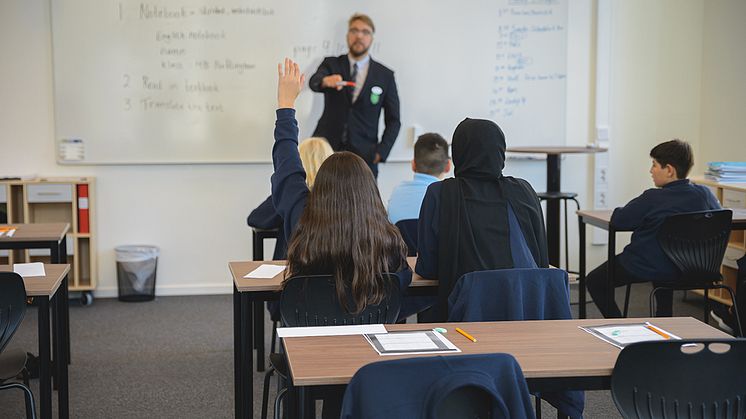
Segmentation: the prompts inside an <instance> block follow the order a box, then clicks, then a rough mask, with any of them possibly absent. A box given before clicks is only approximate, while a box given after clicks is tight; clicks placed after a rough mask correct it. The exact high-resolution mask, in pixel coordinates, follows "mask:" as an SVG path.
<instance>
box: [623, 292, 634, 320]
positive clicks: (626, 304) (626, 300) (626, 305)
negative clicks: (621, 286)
mask: <svg viewBox="0 0 746 419" xmlns="http://www.w3.org/2000/svg"><path fill="white" fill-rule="evenodd" d="M631 289H632V284H627V292H626V293H625V294H624V314H623V315H622V317H625V318H626V317H627V313H628V312H629V292H630V290H631Z"/></svg>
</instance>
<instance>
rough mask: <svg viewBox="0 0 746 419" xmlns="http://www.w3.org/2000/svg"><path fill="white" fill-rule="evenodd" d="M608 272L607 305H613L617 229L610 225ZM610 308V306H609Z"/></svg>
mask: <svg viewBox="0 0 746 419" xmlns="http://www.w3.org/2000/svg"><path fill="white" fill-rule="evenodd" d="M606 257H607V259H606V260H607V264H606V266H607V267H608V272H607V276H606V281H607V282H606V283H607V285H608V292H607V294H606V307H611V304H612V303H614V294H615V291H616V288H615V287H614V269H616V267H615V265H616V230H614V228H613V227H611V225H609V251H608V254H607V255H606ZM607 310H608V308H607Z"/></svg>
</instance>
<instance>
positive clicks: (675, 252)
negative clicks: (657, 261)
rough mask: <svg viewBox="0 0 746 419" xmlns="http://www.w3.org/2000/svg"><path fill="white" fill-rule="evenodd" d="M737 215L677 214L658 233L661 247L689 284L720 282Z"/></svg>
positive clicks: (730, 213) (729, 213) (717, 213)
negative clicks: (695, 282) (731, 228)
mask: <svg viewBox="0 0 746 419" xmlns="http://www.w3.org/2000/svg"><path fill="white" fill-rule="evenodd" d="M732 218H733V211H731V210H728V209H724V210H714V211H698V212H689V213H683V214H675V215H671V216H669V217H667V218H666V220H665V221H664V222H663V224H661V227H660V229H659V230H658V243H659V244H660V246H661V248H662V249H663V252H664V253H665V254H666V256H668V258H669V259H671V261H672V262H673V263H674V265H676V267H677V268H678V269H679V270H680V271H681V273H682V279H683V280H685V281H716V280H719V278H720V265H721V264H722V262H723V256H724V255H725V249H726V248H727V247H728V238H729V236H730V226H731V220H732Z"/></svg>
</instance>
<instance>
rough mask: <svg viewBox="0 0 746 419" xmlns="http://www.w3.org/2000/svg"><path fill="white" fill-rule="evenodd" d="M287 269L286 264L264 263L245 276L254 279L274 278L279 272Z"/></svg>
mask: <svg viewBox="0 0 746 419" xmlns="http://www.w3.org/2000/svg"><path fill="white" fill-rule="evenodd" d="M284 270H285V266H284V265H269V264H262V265H260V266H259V267H258V268H256V269H254V270H253V271H251V272H249V273H247V274H246V275H244V276H243V277H244V278H252V279H272V278H274V277H275V276H277V274H279V273H280V272H282V271H284Z"/></svg>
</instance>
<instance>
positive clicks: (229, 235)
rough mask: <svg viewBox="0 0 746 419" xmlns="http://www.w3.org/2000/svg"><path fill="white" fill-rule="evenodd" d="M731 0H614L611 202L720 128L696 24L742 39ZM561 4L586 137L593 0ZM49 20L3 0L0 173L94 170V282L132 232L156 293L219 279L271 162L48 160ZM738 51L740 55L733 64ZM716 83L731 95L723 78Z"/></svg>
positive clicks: (572, 135) (110, 280)
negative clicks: (723, 24)
mask: <svg viewBox="0 0 746 419" xmlns="http://www.w3.org/2000/svg"><path fill="white" fill-rule="evenodd" d="M708 3H709V2H708ZM730 3H732V5H730V4H728V2H720V3H719V5H718V6H717V7H715V8H713V10H712V11H713V13H714V14H713V15H710V14H709V13H710V9H709V5H708V9H707V14H706V13H705V11H704V10H703V1H702V0H696V1H687V2H680V1H673V0H667V1H658V2H655V3H652V2H648V1H642V0H629V1H624V2H621V1H619V2H614V13H615V15H614V19H613V25H614V28H613V36H612V38H613V49H612V60H613V63H615V65H616V68H615V72H614V77H613V78H612V86H611V87H612V101H611V109H612V111H611V116H610V120H611V124H612V136H613V150H612V154H611V159H610V160H611V170H612V182H611V184H610V187H611V189H612V193H613V196H612V199H613V203H615V204H621V203H623V202H625V201H626V200H628V199H629V198H631V197H633V196H635V195H637V194H639V193H640V191H641V190H642V189H643V188H646V187H649V186H650V181H649V177H648V175H647V167H648V165H649V159H648V157H647V153H648V151H649V149H650V148H651V147H652V146H653V145H654V144H656V143H657V142H660V141H662V140H664V139H668V138H671V137H674V136H676V137H681V138H685V139H687V140H689V141H691V142H692V143H693V144H694V145H695V148H696V147H698V146H699V145H700V131H701V132H702V136H703V137H704V136H708V138H709V137H721V136H722V135H724V134H721V133H720V132H719V131H718V132H717V133H716V132H714V131H713V130H714V128H711V127H713V126H715V127H719V126H721V123H720V120H718V119H717V116H718V115H717V114H712V115H711V114H708V113H706V112H704V111H702V112H701V113H700V106H701V104H704V103H705V102H707V103H708V106H713V107H714V106H718V105H720V104H722V103H723V102H722V101H727V100H730V102H725V103H726V104H729V103H732V104H734V105H735V104H739V102H738V100H740V101H741V103H740V104H741V105H742V98H743V97H744V96H743V94H741V95H740V96H738V97H733V96H730V97H732V99H724V98H723V97H722V96H723V95H706V94H705V95H704V99H703V98H702V96H703V94H702V92H701V89H700V86H702V89H705V88H707V86H708V85H707V84H706V83H701V82H700V81H701V78H702V73H703V65H702V39H703V34H702V27H703V19H704V18H703V16H704V15H707V16H708V19H709V20H708V21H711V22H712V23H711V24H708V25H706V27H707V28H710V27H712V28H713V29H712V30H711V31H710V32H712V33H710V32H707V33H706V34H705V35H706V36H705V37H704V38H705V42H720V39H721V38H722V39H723V41H722V42H726V43H727V44H728V45H729V46H730V47H729V48H726V50H735V49H738V48H741V50H742V47H741V46H740V44H739V41H741V40H743V39H744V37H743V30H742V29H741V32H737V31H738V30H737V29H734V28H735V27H736V26H737V25H734V28H731V29H729V31H730V32H728V33H726V34H725V35H723V36H719V35H718V34H717V33H716V31H715V30H714V27H716V26H717V24H716V23H715V22H716V21H717V20H719V19H721V17H720V15H724V16H728V14H729V10H730V9H731V8H736V7H737V6H738V7H740V8H739V9H738V10H739V11H742V10H743V7H741V5H740V4H738V5H736V4H737V3H740V2H738V1H732V2H730ZM570 6H571V7H570V24H569V25H568V27H569V28H570V33H569V35H568V36H569V42H568V45H569V46H570V48H571V50H570V60H569V62H570V64H569V68H568V115H567V120H568V122H567V132H566V135H567V143H568V144H569V145H583V144H585V143H587V142H588V141H590V140H592V136H591V134H590V133H589V131H590V130H589V127H590V126H592V125H593V122H594V121H593V120H592V112H591V111H590V110H591V109H592V108H593V106H594V105H593V101H592V100H591V95H592V93H593V91H592V89H591V88H590V86H591V84H592V82H593V77H592V76H593V75H592V73H591V64H590V63H591V62H592V60H595V57H594V56H593V54H592V53H591V52H590V51H591V48H590V46H591V33H592V21H593V18H594V17H593V13H594V11H593V7H592V6H593V1H592V0H581V1H575V0H573V1H572V2H570ZM741 15H743V13H741ZM741 20H743V19H741ZM49 28H50V26H49V3H48V0H28V1H23V0H4V1H2V2H0V53H2V56H3V59H2V60H0V97H2V103H3V107H2V112H0V127H3V132H2V135H1V136H0V150H2V154H3V156H4V157H5V158H3V159H2V163H1V165H0V174H30V173H34V174H37V175H41V176H59V175H70V176H73V175H90V176H95V177H96V178H97V180H98V184H97V197H98V202H97V203H96V205H97V207H96V209H97V213H98V230H97V234H98V237H99V241H98V258H99V295H114V293H115V286H116V273H115V265H114V252H113V248H114V247H115V246H117V245H119V244H130V243H147V244H155V245H158V246H160V247H161V249H162V255H161V259H160V261H159V272H158V291H157V292H158V294H160V295H168V294H187V293H213V292H229V291H230V280H229V277H228V270H227V262H228V261H229V260H242V259H248V258H250V255H251V248H250V230H249V229H248V228H247V227H246V224H245V217H246V215H247V213H248V211H249V210H250V209H251V208H254V207H255V206H256V205H258V204H259V203H260V202H261V201H262V200H263V199H264V198H265V197H266V196H267V194H268V193H269V180H268V179H269V175H270V173H271V167H270V166H269V165H202V166H195V165H175V166H80V167H68V166H59V165H57V164H56V163H55V157H54V147H53V144H54V141H53V140H54V121H53V112H52V102H53V101H52V63H51V48H52V46H51V42H52V40H51V35H50V29H49ZM739 34H740V35H741V36H740V37H739V36H736V35H739ZM743 62H744V61H743V55H741V59H740V61H739V63H740V66H741V67H740V68H742V67H743ZM723 71H724V70H723ZM704 72H705V73H706V74H713V73H715V74H716V76H717V75H719V73H720V72H721V69H720V68H719V66H717V65H715V64H711V65H707V64H706V65H704ZM740 74H743V72H741V73H740ZM736 77H737V75H736V74H735V73H734V75H733V76H732V77H731V78H730V79H727V80H731V81H732V82H733V83H736V82H738V81H739V80H737V78H736ZM742 85H743V83H741V87H742ZM722 89H723V90H724V95H725V96H728V90H729V87H728V86H724V87H722ZM741 92H743V90H741ZM713 102H714V103H713ZM740 109H743V107H741V108H740ZM742 115H743V113H742ZM721 119H722V118H721ZM741 120H743V118H741ZM702 121H704V123H703V122H702ZM741 124H743V123H741ZM711 131H712V133H711ZM726 134H728V136H729V138H737V137H735V135H732V134H735V129H733V130H732V131H728V132H727V133H726ZM508 141H510V139H508ZM718 141H719V140H718V139H708V141H707V143H706V144H704V143H703V144H702V145H703V147H700V148H702V149H708V150H709V149H710V147H711V146H712V144H713V143H717V144H721V143H719V142H718ZM724 144H725V145H723V147H724V148H723V150H732V149H737V148H738V144H737V143H727V142H726V143H724ZM718 147H720V146H718ZM727 147H730V148H727ZM715 149H716V150H718V148H715ZM703 155H704V151H703ZM7 156H13V157H12V158H8V157H7ZM708 158H710V159H711V158H715V157H708ZM722 158H725V157H722ZM742 158H743V157H742ZM590 161H591V160H590V158H589V157H588V156H568V157H567V158H565V159H564V161H563V166H562V176H563V178H562V188H563V189H564V190H574V191H578V192H580V194H581V196H580V198H581V203H582V204H583V205H584V206H585V207H588V206H589V204H590V200H589V199H588V191H589V190H590V189H589V187H590V183H589V182H590V180H588V178H589V176H590V174H591V173H592V172H591V169H592V168H591V167H590ZM544 168H545V162H543V161H513V160H511V161H509V162H508V165H507V167H506V173H508V174H511V175H515V176H521V177H524V178H526V179H527V180H529V181H530V182H531V183H532V184H533V185H534V187H535V188H536V189H537V190H543V189H544V188H545V172H544ZM630 168H631V169H630ZM409 175H410V174H409V165H408V164H407V163H391V164H388V165H385V166H384V167H383V168H382V170H381V175H380V181H379V183H380V185H381V193H382V196H383V197H384V199H387V198H388V196H389V194H390V192H391V190H392V189H393V186H394V185H395V184H396V183H397V182H398V181H399V179H401V178H404V177H408V176H409ZM570 219H571V220H572V225H571V227H570V228H571V230H570V231H571V232H575V231H577V230H576V224H575V220H574V217H571V218H570ZM575 236H576V235H575V234H572V235H571V245H570V246H571V252H572V253H571V256H572V257H575V256H576V250H575V249H576V248H577V238H576V237H575ZM604 257H605V250H604V248H603V247H595V248H592V249H591V251H590V253H589V262H588V265H589V267H592V266H595V265H596V264H597V263H599V262H600V261H601V260H603V258H604ZM573 265H575V264H574V263H573Z"/></svg>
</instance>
